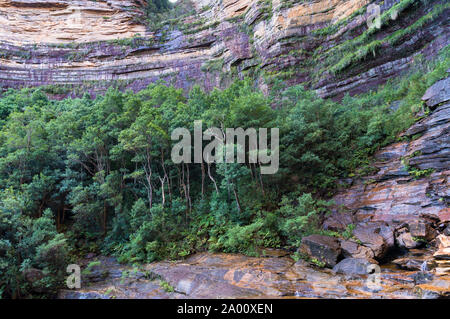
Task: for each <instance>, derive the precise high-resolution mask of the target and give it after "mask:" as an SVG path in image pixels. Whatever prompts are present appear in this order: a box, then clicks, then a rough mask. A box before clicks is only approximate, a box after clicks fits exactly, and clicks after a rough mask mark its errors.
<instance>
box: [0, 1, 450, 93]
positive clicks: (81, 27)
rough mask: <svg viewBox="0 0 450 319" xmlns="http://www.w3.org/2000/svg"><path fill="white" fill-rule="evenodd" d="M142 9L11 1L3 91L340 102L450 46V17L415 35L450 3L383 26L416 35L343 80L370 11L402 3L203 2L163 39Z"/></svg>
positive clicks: (4, 14) (4, 7)
mask: <svg viewBox="0 0 450 319" xmlns="http://www.w3.org/2000/svg"><path fill="white" fill-rule="evenodd" d="M43 3H45V5H43ZM142 3H143V2H142V1H87V0H84V1H81V0H80V1H63V0H54V1H50V2H48V1H47V2H43V1H32V0H26V1H23V0H22V1H12V0H1V1H0V23H1V24H2V28H1V39H2V40H1V41H0V85H1V86H2V87H4V88H7V87H14V88H18V87H23V86H39V85H69V87H68V88H67V92H62V93H65V94H62V95H63V96H66V95H67V94H68V93H72V94H74V95H80V93H81V92H83V93H84V92H86V91H89V92H91V93H94V94H95V93H96V92H103V91H104V89H105V88H106V87H107V86H109V85H116V86H118V87H120V88H123V89H125V88H130V89H133V90H135V91H138V90H140V89H142V88H144V87H146V86H147V85H148V84H149V83H152V82H154V81H156V80H158V79H164V80H167V81H168V82H169V83H172V84H174V85H176V86H178V87H182V88H190V87H192V86H193V85H194V84H200V85H201V86H203V87H205V88H206V89H208V90H209V89H211V88H213V87H225V86H227V85H228V83H229V82H230V80H231V79H232V78H235V77H243V76H245V75H250V76H253V77H254V78H255V79H256V80H257V83H258V85H259V86H260V87H261V89H263V90H265V91H266V92H267V90H268V89H269V87H270V86H271V84H272V81H273V80H274V79H279V80H282V81H284V82H285V84H287V85H293V84H297V83H303V84H305V85H306V86H307V87H309V88H313V89H317V92H318V93H319V95H320V96H322V97H340V96H342V95H343V94H344V93H347V92H348V93H350V94H355V93H360V92H365V91H367V90H369V89H371V88H374V87H376V86H377V85H379V84H381V83H384V82H385V81H386V80H388V79H389V78H392V77H394V76H397V75H398V74H399V73H400V72H402V71H404V70H406V69H408V67H409V65H410V64H411V63H412V62H413V60H414V57H415V56H416V55H417V54H419V53H420V54H423V55H424V56H425V57H427V58H429V57H432V56H434V55H435V54H436V53H437V52H438V51H439V49H441V48H442V47H444V46H446V45H448V43H449V39H450V37H449V36H448V31H449V30H448V25H447V24H446V16H448V10H449V9H448V8H447V9H444V10H443V11H442V10H441V11H439V12H440V13H439V14H436V13H435V14H434V15H432V18H431V19H428V20H426V22H425V23H424V24H423V25H421V27H420V28H416V27H414V25H415V23H417V22H418V21H419V19H421V18H422V17H424V16H427V17H428V16H429V15H430V14H431V13H432V12H434V11H433V10H436V9H439V8H441V9H442V8H444V7H442V6H444V5H445V1H438V0H434V1H431V2H428V4H427V5H422V4H420V5H417V6H415V7H413V8H410V9H405V11H403V12H401V13H400V14H399V16H398V17H397V18H396V20H395V21H390V22H389V23H388V24H386V25H385V26H383V28H382V29H381V30H380V31H378V33H377V38H379V39H385V38H387V37H388V36H390V35H393V34H395V33H396V32H398V31H399V30H402V29H406V28H408V27H412V30H413V31H411V32H409V33H406V34H405V35H404V36H401V37H400V38H399V39H397V40H396V41H395V42H392V41H384V42H383V43H382V44H381V45H380V47H379V48H378V49H377V52H376V53H375V55H373V54H370V56H368V57H366V58H361V59H360V61H358V63H354V64H352V66H350V67H347V68H345V69H343V70H341V71H340V72H338V73H336V74H333V73H332V72H330V70H331V69H333V68H334V67H335V66H336V65H337V64H338V62H339V60H338V61H336V62H334V61H333V59H331V60H330V61H328V60H329V58H330V57H333V56H336V57H339V58H341V59H344V58H345V55H347V54H349V53H352V52H354V51H355V50H356V49H357V48H358V47H361V46H362V45H360V46H357V47H356V48H351V50H350V49H349V50H347V51H346V52H341V53H339V52H334V51H333V48H335V47H337V46H338V45H339V44H343V43H345V42H346V41H348V40H350V39H355V38H356V37H358V36H360V35H361V34H363V33H364V32H365V31H367V25H366V19H367V17H368V14H367V13H366V10H365V9H366V6H367V5H368V4H370V3H378V4H380V5H381V8H382V12H386V11H388V10H389V9H390V8H392V6H393V5H395V4H396V3H399V1H398V0H397V1H381V2H380V1H369V0H333V1H329V0H326V1H325V0H309V1H306V2H305V1H299V0H298V1H297V0H290V1H280V0H273V1H256V0H223V1H212V0H204V1H199V2H196V8H197V11H198V13H197V14H196V15H194V16H189V17H185V18H180V19H179V21H177V22H176V23H175V24H176V25H175V27H174V28H173V29H172V30H171V31H165V30H162V31H158V32H150V31H149V30H147V29H146V28H145V27H144V26H143V25H142V24H139V23H140V22H142V20H140V19H139V17H140V16H141V14H142ZM418 3H419V2H418ZM439 6H441V7H439ZM330 50H331V51H330ZM341 55H342V56H341ZM80 87H81V88H80ZM76 88H79V89H78V90H77V89H76Z"/></svg>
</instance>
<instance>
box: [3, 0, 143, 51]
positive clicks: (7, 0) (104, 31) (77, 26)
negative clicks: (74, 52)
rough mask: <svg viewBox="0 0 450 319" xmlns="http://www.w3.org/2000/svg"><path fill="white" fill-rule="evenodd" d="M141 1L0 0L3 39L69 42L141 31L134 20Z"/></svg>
mask: <svg viewBox="0 0 450 319" xmlns="http://www.w3.org/2000/svg"><path fill="white" fill-rule="evenodd" d="M141 6H142V1H88V0H84V1H71V0H53V1H41V0H1V1H0V25H1V26H2V27H1V36H2V37H1V38H2V40H3V41H9V42H12V43H17V44H23V43H37V44H40V43H69V42H77V43H80V42H92V41H105V40H112V39H117V38H129V37H132V36H134V35H135V34H137V33H141V34H144V33H145V27H144V26H143V25H139V24H138V23H136V20H135V18H136V17H137V16H138V15H139V14H142V11H141Z"/></svg>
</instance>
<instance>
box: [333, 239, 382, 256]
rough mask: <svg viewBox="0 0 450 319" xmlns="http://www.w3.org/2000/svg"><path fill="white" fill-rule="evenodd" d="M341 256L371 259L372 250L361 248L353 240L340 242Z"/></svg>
mask: <svg viewBox="0 0 450 319" xmlns="http://www.w3.org/2000/svg"><path fill="white" fill-rule="evenodd" d="M341 249H342V254H343V255H344V257H346V258H350V257H352V258H363V259H373V258H374V257H375V256H374V254H373V251H372V249H370V248H368V247H365V246H362V245H360V244H358V243H357V242H355V241H353V240H341Z"/></svg>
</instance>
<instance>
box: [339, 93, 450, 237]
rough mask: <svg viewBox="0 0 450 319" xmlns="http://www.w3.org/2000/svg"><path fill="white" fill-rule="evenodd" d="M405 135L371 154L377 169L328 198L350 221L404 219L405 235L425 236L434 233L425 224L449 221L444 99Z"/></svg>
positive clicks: (448, 129) (448, 124)
mask: <svg viewBox="0 0 450 319" xmlns="http://www.w3.org/2000/svg"><path fill="white" fill-rule="evenodd" d="M405 137H407V140H405V141H403V142H398V143H395V144H392V145H390V146H387V147H385V148H383V149H382V150H380V151H379V152H377V153H376V154H375V162H374V163H373V164H372V166H373V167H375V168H376V171H377V173H375V174H374V175H371V176H363V177H359V178H356V179H354V181H353V184H352V186H351V187H349V188H347V189H343V190H342V191H340V192H339V193H338V194H337V195H336V196H335V197H334V200H335V202H336V204H337V205H342V206H343V207H345V209H346V211H347V214H348V213H349V212H351V215H352V218H353V219H354V220H355V221H365V222H369V221H370V222H374V221H384V222H387V223H389V224H390V225H393V226H394V228H397V227H400V225H401V224H403V223H406V224H409V225H410V226H409V227H410V228H411V230H412V233H413V235H412V236H411V237H414V236H417V237H422V235H423V237H426V239H427V240H431V239H432V238H433V237H434V236H436V235H437V234H436V232H435V231H434V230H433V227H430V226H431V225H432V224H433V223H434V224H436V223H448V222H449V221H450V208H449V205H450V187H449V175H450V170H449V168H450V103H449V102H448V101H446V102H444V103H442V104H441V105H439V106H438V107H437V108H436V109H435V110H434V111H432V112H431V114H429V115H428V116H426V117H425V118H423V119H421V120H419V121H418V122H416V123H415V124H414V125H413V126H412V127H411V128H410V129H409V130H408V131H407V132H406V133H405ZM413 137H414V138H413ZM413 169H414V170H415V172H417V171H419V172H422V175H419V176H416V175H414V170H413ZM433 219H434V220H433ZM418 235H420V236H418ZM405 236H409V235H405Z"/></svg>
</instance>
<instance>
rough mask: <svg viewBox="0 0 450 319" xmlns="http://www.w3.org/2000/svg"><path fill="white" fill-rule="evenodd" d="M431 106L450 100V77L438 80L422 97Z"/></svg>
mask: <svg viewBox="0 0 450 319" xmlns="http://www.w3.org/2000/svg"><path fill="white" fill-rule="evenodd" d="M422 100H423V101H425V102H426V103H427V105H428V106H429V107H435V106H436V105H438V104H440V103H442V102H446V101H449V100H450V78H446V79H444V80H441V81H438V82H437V83H435V84H434V85H433V86H431V87H430V88H429V89H428V90H427V91H426V92H425V95H424V96H423V98H422Z"/></svg>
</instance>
